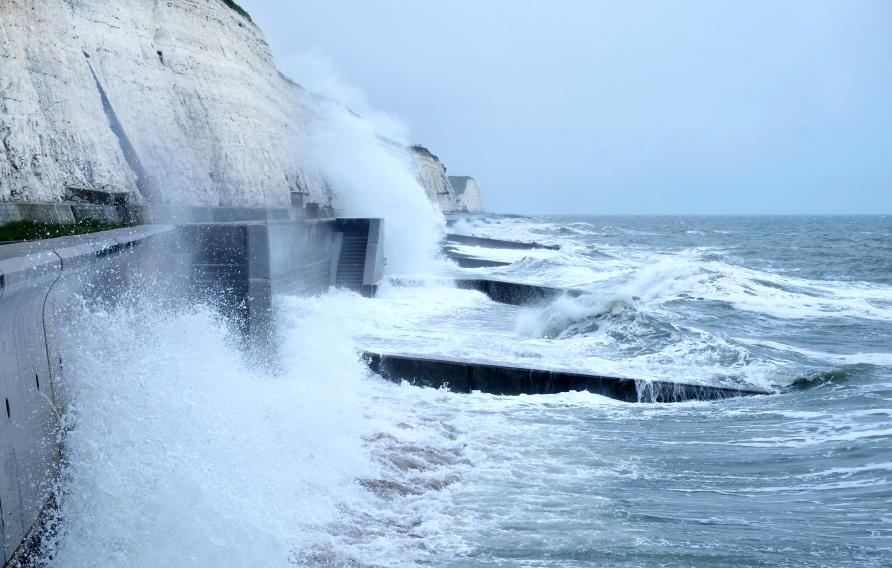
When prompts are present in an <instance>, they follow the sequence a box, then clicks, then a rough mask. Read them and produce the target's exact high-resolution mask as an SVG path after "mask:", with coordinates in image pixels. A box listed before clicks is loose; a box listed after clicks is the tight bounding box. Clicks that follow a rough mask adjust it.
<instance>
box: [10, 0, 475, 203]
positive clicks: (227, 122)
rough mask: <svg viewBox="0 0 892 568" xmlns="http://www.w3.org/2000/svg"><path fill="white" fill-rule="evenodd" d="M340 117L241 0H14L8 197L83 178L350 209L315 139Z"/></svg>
mask: <svg viewBox="0 0 892 568" xmlns="http://www.w3.org/2000/svg"><path fill="white" fill-rule="evenodd" d="M325 104H329V105H330V104H333V103H332V101H330V100H329V101H327V102H325ZM344 110H345V111H346V112H351V113H352V111H349V109H344ZM330 114H331V113H330V112H326V111H325V110H324V104H323V99H322V98H320V97H318V96H316V95H313V94H311V93H309V92H307V91H306V90H305V89H304V88H302V87H301V86H299V85H297V84H296V83H294V82H292V81H290V80H289V79H287V78H286V77H284V76H283V75H282V74H281V73H279V72H278V71H277V69H276V67H275V64H274V62H273V59H272V55H271V53H270V49H269V47H268V45H267V44H266V40H265V39H264V36H263V32H262V31H261V30H260V29H259V28H258V27H257V26H256V25H254V23H253V22H252V21H251V20H250V16H249V15H248V14H246V13H245V12H244V11H242V10H241V9H240V8H238V7H237V6H236V5H235V4H233V3H232V2H229V1H227V0H165V1H159V0H154V1H152V0H115V1H114V2H109V1H107V0H67V1H65V2H61V1H58V0H0V153H2V154H0V202H3V201H37V202H54V201H59V200H61V199H63V196H64V195H65V193H66V187H79V188H88V189H98V190H104V191H110V192H124V193H127V194H128V195H129V197H130V200H131V202H135V203H140V202H142V203H146V202H153V203H166V204H182V205H206V206H218V205H221V206H288V205H289V204H291V203H292V200H291V193H292V192H298V193H300V194H301V201H302V202H303V203H319V204H320V205H332V204H333V205H337V203H338V199H337V196H336V195H333V192H334V191H336V190H337V188H336V187H334V186H333V184H332V183H329V182H330V181H331V180H330V179H325V177H328V176H324V172H325V171H326V170H325V168H324V167H322V165H321V164H320V160H319V158H318V156H316V155H315V153H314V148H316V146H318V140H314V139H311V137H312V136H313V134H312V133H313V132H316V133H318V132H319V124H320V121H325V120H328V119H327V118H324V117H326V116H330ZM354 116H356V115H354ZM357 118H359V119H360V120H361V117H357ZM337 148H338V149H333V150H332V151H335V152H336V151H344V152H350V151H352V150H351V149H350V144H342V145H340V146H339V147H337ZM341 148H344V149H341ZM354 150H355V149H354ZM407 150H409V149H405V148H402V147H400V148H399V151H400V152H405V151H407ZM361 153H366V152H364V151H363V152H361ZM408 153H409V155H411V156H412V158H413V160H412V162H413V163H414V165H415V166H416V168H415V169H416V172H415V173H416V176H417V178H418V180H419V182H420V183H421V184H422V185H423V186H424V188H425V190H426V192H427V194H428V196H429V198H430V199H431V201H433V202H434V203H437V204H438V205H439V207H440V208H441V209H442V210H443V211H444V212H451V211H455V210H456V208H457V207H458V205H457V202H456V198H455V194H454V192H453V191H452V187H451V185H450V183H449V179H448V178H447V176H446V169H445V168H444V167H443V164H442V163H441V162H440V160H439V159H438V158H437V157H436V156H434V155H433V154H432V153H431V152H430V151H428V150H427V149H426V148H422V147H414V148H412V149H411V151H408ZM385 185H386V184H385ZM333 187H334V189H332V188H333ZM375 190H376V188H375V187H369V188H368V191H369V192H374V191H375Z"/></svg>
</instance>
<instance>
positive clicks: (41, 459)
mask: <svg viewBox="0 0 892 568" xmlns="http://www.w3.org/2000/svg"><path fill="white" fill-rule="evenodd" d="M172 233H173V228H172V227H166V226H146V227H139V228H133V229H119V230H115V231H108V232H104V233H97V234H92V235H81V236H78V237H65V238H60V239H53V240H48V241H40V242H35V243H21V244H13V245H4V246H0V361H2V365H0V401H2V409H3V413H2V414H0V518H2V523H0V528H2V539H0V551H2V559H3V560H4V562H5V561H6V560H7V559H8V558H10V557H11V556H12V555H13V554H14V553H15V552H16V550H17V549H19V545H20V544H21V543H22V542H23V541H25V540H26V537H27V536H28V535H29V534H33V530H32V529H33V528H34V527H35V526H36V525H37V524H38V521H39V519H40V515H41V511H43V510H44V508H45V507H46V505H47V503H48V502H49V500H50V497H51V493H52V483H53V480H54V476H55V474H56V469H57V466H58V463H59V457H60V454H59V452H60V446H59V438H58V435H59V431H58V427H59V418H60V412H61V409H62V408H64V404H65V395H64V388H63V383H62V368H63V359H62V354H61V353H60V350H59V343H58V333H59V329H60V325H61V322H62V321H63V320H64V317H65V313H66V311H67V310H68V309H69V308H70V306H71V302H72V299H73V298H74V297H75V296H80V297H83V298H85V299H87V300H89V301H103V302H113V301H114V300H115V298H116V297H117V296H118V295H119V293H120V291H121V290H123V288H124V287H125V286H126V285H127V284H128V283H129V282H130V281H131V279H132V278H134V277H135V275H136V274H138V273H140V271H139V270H137V265H138V264H139V261H140V258H141V257H142V256H141V255H142V253H144V252H146V251H148V250H149V249H151V248H152V245H156V244H158V243H159V242H160V241H161V240H162V239H163V238H164V236H165V235H170V234H172ZM159 258H163V256H162V257H159ZM99 267H101V269H100V270H97V268H99Z"/></svg>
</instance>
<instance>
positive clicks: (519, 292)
mask: <svg viewBox="0 0 892 568" xmlns="http://www.w3.org/2000/svg"><path fill="white" fill-rule="evenodd" d="M455 286H456V288H461V289H463V290H477V291H478V292H483V293H484V294H486V295H487V296H489V298H490V299H491V300H492V301H493V302H499V303H502V304H511V305H512V306H528V305H532V304H540V303H542V302H548V301H551V300H553V299H555V298H557V297H558V296H562V295H568V296H572V297H577V296H581V295H582V293H583V292H581V291H580V290H572V289H568V288H553V287H550V286H539V285H537V284H521V283H519V282H508V281H506V280H493V279H488V278H461V279H457V280H456V281H455Z"/></svg>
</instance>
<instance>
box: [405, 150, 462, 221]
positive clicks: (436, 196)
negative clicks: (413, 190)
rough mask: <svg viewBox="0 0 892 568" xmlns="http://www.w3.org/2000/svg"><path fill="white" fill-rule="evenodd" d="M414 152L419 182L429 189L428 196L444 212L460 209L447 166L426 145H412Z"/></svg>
mask: <svg viewBox="0 0 892 568" xmlns="http://www.w3.org/2000/svg"><path fill="white" fill-rule="evenodd" d="M412 153H413V157H414V161H415V165H416V168H417V172H416V175H417V178H418V181H419V183H421V185H422V186H424V188H425V190H426V191H427V196H428V198H429V199H430V200H431V201H433V202H434V203H436V204H437V205H438V206H439V207H440V210H441V211H443V212H444V213H453V212H455V211H458V202H457V201H456V198H455V191H454V190H453V189H452V184H450V183H449V176H447V175H446V167H445V166H444V165H443V163H442V162H441V161H440V158H438V157H437V156H435V155H434V154H433V153H432V152H431V151H430V150H428V149H427V148H425V147H424V146H417V145H416V146H412Z"/></svg>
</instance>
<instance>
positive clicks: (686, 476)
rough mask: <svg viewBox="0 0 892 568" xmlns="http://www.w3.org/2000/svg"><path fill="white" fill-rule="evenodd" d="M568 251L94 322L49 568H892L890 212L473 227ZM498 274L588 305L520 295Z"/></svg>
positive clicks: (78, 344) (86, 338)
mask: <svg viewBox="0 0 892 568" xmlns="http://www.w3.org/2000/svg"><path fill="white" fill-rule="evenodd" d="M448 230H449V231H450V232H456V233H463V234H468V235H477V236H481V237H490V238H497V239H510V240H519V241H534V242H538V243H542V244H547V245H558V246H559V247H560V248H559V249H557V250H552V249H545V248H533V249H528V250H514V249H497V248H484V247H477V246H467V245H458V246H457V251H458V252H461V253H463V254H467V255H472V256H476V257H480V258H486V259H490V260H496V261H501V262H503V263H505V264H504V265H502V266H496V267H489V268H473V269H472V268H459V267H458V266H456V265H455V264H452V263H450V262H449V261H448V260H446V259H441V260H440V261H439V264H438V267H439V268H438V269H437V270H436V271H433V272H432V273H431V274H415V275H411V277H407V276H406V275H402V277H400V278H393V279H391V280H388V281H385V282H383V283H382V285H381V287H380V289H379V291H378V295H377V297H376V298H365V297H362V296H360V295H358V294H356V293H354V292H350V291H346V290H331V291H329V292H327V293H325V294H320V295H317V296H314V297H280V298H278V299H277V310H276V312H277V318H278V322H277V323H278V329H279V332H278V338H277V342H278V345H277V352H278V357H277V362H276V364H275V365H274V366H264V365H259V364H258V363H257V362H256V361H253V360H252V358H251V357H248V356H246V354H245V352H244V349H243V348H242V347H241V346H240V344H239V341H238V338H237V337H235V335H234V333H233V331H232V330H231V329H230V327H229V326H228V325H227V323H226V322H225V321H224V320H222V319H221V318H220V316H219V315H217V312H216V311H215V310H214V309H213V307H212V306H182V307H179V308H176V309H174V308H170V307H165V308H163V309H162V308H159V307H157V306H153V305H144V304H141V303H140V302H138V301H134V302H132V303H126V304H124V305H119V306H116V307H113V308H108V309H106V310H105V311H100V310H96V309H93V310H91V311H89V313H85V314H83V316H82V317H81V318H80V319H79V321H78V322H77V325H76V328H75V329H74V332H73V333H71V334H70V338H69V339H68V341H69V343H68V348H67V352H68V355H67V356H66V359H65V364H66V377H68V380H69V381H70V384H69V388H70V391H71V395H70V396H71V404H70V410H69V411H67V413H66V415H65V424H66V430H65V432H64V436H63V442H64V460H65V468H64V475H63V477H62V480H61V482H60V487H59V488H58V495H59V498H58V501H59V507H58V513H57V518H56V519H55V526H56V529H55V536H54V538H53V539H51V542H50V543H49V544H47V545H45V550H44V559H43V563H44V564H46V565H49V566H58V567H74V566H103V567H104V566H128V567H140V566H146V567H148V566H207V567H211V566H213V567H225V566H238V567H241V566H245V567H248V566H261V567H266V566H269V567H279V566H282V567H287V566H319V567H341V566H343V567H351V568H354V567H355V568H359V567H379V566H380V567H384V566H388V567H389V566H406V567H413V566H430V567H444V568H445V567H450V568H458V567H473V566H492V567H529V568H533V567H535V568H564V567H589V566H591V567H595V566H597V567H604V566H608V567H609V566H616V567H652V566H653V567H656V566H663V567H667V566H671V567H674V566H677V567H768V566H771V567H774V566H789V567H819V566H826V567H845V566H853V567H854V566H858V567H881V566H892V216H852V217H847V216H727V217H725V216H704V217H689V216H532V217H504V216H490V217H485V216H478V217H469V218H465V219H461V220H459V221H458V222H456V223H455V224H453V225H452V226H450V227H449V228H448ZM457 277H484V278H497V279H502V280H510V281H516V282H525V283H532V284H542V285H547V286H552V287H559V288H571V289H574V290H578V291H580V292H582V293H581V294H580V295H578V296H576V297H570V296H562V297H558V298H557V299H555V300H553V301H550V302H547V303H545V304H541V305H533V306H510V305H505V304H499V303H496V302H493V301H491V300H490V299H489V298H488V297H487V296H485V295H484V294H482V293H480V292H477V291H473V290H463V289H458V288H456V287H455V286H454V284H453V279H454V278H457ZM363 350H371V351H379V352H385V353H403V354H412V355H426V356H442V357H449V358H457V359H463V360H469V361H480V362H488V363H501V364H509V365H515V366H530V367H537V368H546V369H566V370H572V371H580V372H594V373H599V374H605V375H617V376H624V377H631V378H636V379H643V380H663V381H677V382H685V383H702V384H714V385H727V386H741V387H757V388H760V389H765V390H767V391H769V392H770V393H771V394H767V395H762V396H752V397H741V398H730V399H725V400H714V401H691V402H684V403H669V404H648V403H626V402H619V401H616V400H612V399H609V398H605V397H603V396H599V395H595V394H591V393H587V392H568V393H563V394H551V395H521V396H495V395H491V394H487V393H481V392H474V393H471V394H458V393H452V392H449V391H447V390H444V389H431V388H420V387H416V386H412V385H410V384H408V383H403V384H396V383H392V382H387V381H385V380H383V379H381V378H380V377H378V376H376V375H374V374H372V373H370V372H369V371H368V369H367V367H365V365H364V364H363V362H362V360H361V358H360V356H359V353H360V352H361V351H363Z"/></svg>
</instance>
